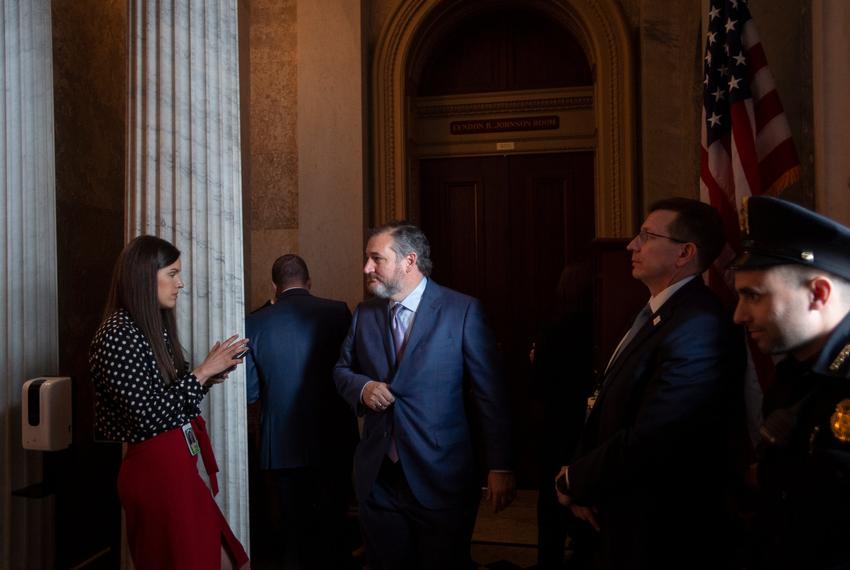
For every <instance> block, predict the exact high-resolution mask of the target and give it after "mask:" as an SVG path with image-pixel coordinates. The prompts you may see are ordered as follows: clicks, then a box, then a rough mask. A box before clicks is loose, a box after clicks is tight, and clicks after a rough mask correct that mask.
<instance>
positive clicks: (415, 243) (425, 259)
mask: <svg viewBox="0 0 850 570" xmlns="http://www.w3.org/2000/svg"><path fill="white" fill-rule="evenodd" d="M379 234H390V235H391V236H392V238H393V245H392V250H393V251H394V252H395V254H396V256H398V257H404V256H405V255H407V254H409V253H415V254H416V267H418V268H419V271H420V272H421V273H422V275H424V276H425V277H428V276H429V275H431V270H432V269H433V263H431V244H429V243H428V238H427V237H426V236H425V232H423V231H422V230H421V229H419V228H418V227H416V226H414V225H413V224H411V223H410V222H408V221H406V220H394V221H392V222H389V223H387V224H384V225H383V226H381V227H379V228H375V229H374V230H373V231H372V232H371V233H370V234H369V237H370V238H371V237H373V236H376V235H379Z"/></svg>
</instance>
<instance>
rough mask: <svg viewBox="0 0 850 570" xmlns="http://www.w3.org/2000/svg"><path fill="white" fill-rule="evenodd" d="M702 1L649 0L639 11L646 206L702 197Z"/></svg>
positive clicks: (643, 176) (644, 201)
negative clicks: (676, 198) (670, 199)
mask: <svg viewBox="0 0 850 570" xmlns="http://www.w3.org/2000/svg"><path fill="white" fill-rule="evenodd" d="M632 4H634V2H632ZM700 4H701V0H680V1H678V2H652V1H644V2H642V3H641V7H640V14H639V15H638V16H637V20H638V21H639V22H640V28H639V30H638V32H639V38H640V61H641V66H640V72H639V73H640V86H641V87H640V92H639V97H640V127H639V130H638V132H639V134H638V139H639V141H640V143H639V145H640V148H641V155H642V160H641V162H640V176H639V180H640V181H641V183H640V187H641V188H642V190H643V200H642V202H638V204H641V203H642V205H643V207H644V209H645V208H646V206H647V205H648V204H650V203H651V202H653V201H654V200H657V199H659V198H663V197H667V196H689V197H699V137H700V111H701V106H702V82H701V78H702V53H701V51H702V45H701V39H700V38H701V35H702V31H701V30H702V27H701V26H702V23H701V18H700V13H701V10H700ZM632 19H634V16H632Z"/></svg>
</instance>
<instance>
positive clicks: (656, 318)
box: [652, 315, 661, 327]
mask: <svg viewBox="0 0 850 570" xmlns="http://www.w3.org/2000/svg"><path fill="white" fill-rule="evenodd" d="M660 322H661V315H655V318H654V319H652V326H654V327H657V326H658V323H660Z"/></svg>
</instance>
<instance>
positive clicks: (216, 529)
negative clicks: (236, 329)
mask: <svg viewBox="0 0 850 570" xmlns="http://www.w3.org/2000/svg"><path fill="white" fill-rule="evenodd" d="M180 271H181V263H180V251H179V250H178V249H177V248H176V247H174V246H173V245H171V244H170V243H169V242H167V241H165V240H162V239H159V238H157V237H153V236H140V237H137V238H136V239H134V240H133V241H131V242H130V243H129V244H127V246H126V247H125V248H124V250H123V251H122V252H121V255H120V256H119V258H118V262H117V263H116V265H115V270H114V272H113V276H112V286H111V289H110V292H109V300H108V301H107V303H106V309H105V311H104V316H103V322H102V323H101V325H100V328H99V329H98V331H97V334H96V335H95V338H94V341H93V342H92V346H91V353H90V356H89V362H90V364H91V371H92V381H93V382H94V388H95V418H96V421H95V430H96V435H97V437H98V438H99V439H105V440H110V441H122V442H125V443H127V450H126V453H125V455H124V461H123V462H122V464H121V471H120V473H119V475H118V495H119V497H120V499H121V505H122V506H123V507H124V514H125V517H126V518H125V520H126V525H127V542H128V544H129V547H130V554H131V556H132V558H133V563H134V566H135V568H136V569H137V570H146V569H149V568H150V569H153V568H156V569H165V568H175V569H177V568H179V569H181V570H184V569H197V570H211V569H218V568H243V567H247V565H248V564H247V563H248V556H247V555H246V554H245V550H244V549H243V548H242V545H241V544H240V543H239V540H238V539H237V538H236V537H235V536H234V535H233V532H232V531H231V530H230V527H229V526H228V524H227V521H226V520H225V519H224V516H223V515H222V513H221V511H220V510H219V508H218V505H216V503H215V501H214V500H213V495H214V494H215V493H217V492H218V485H217V482H216V472H217V471H218V467H217V465H216V463H215V457H213V453H212V447H211V445H210V441H209V437H208V436H207V432H206V426H205V424H204V420H203V418H202V417H201V415H200V413H201V411H200V408H199V407H198V406H199V404H200V402H201V400H202V399H203V397H204V395H205V394H206V393H207V392H208V391H209V389H210V387H211V386H212V385H213V384H217V383H220V382H222V381H223V380H224V379H225V378H226V376H227V373H228V371H229V370H230V369H231V368H232V367H234V366H236V365H237V364H239V363H240V362H242V360H241V359H240V358H237V356H239V355H240V353H241V352H242V351H244V350H245V347H246V344H247V340H245V339H242V340H239V339H238V338H237V336H232V337H230V338H229V339H227V340H225V341H223V342H216V343H215V344H214V345H213V347H212V349H211V350H210V352H209V354H208V355H207V357H206V358H205V359H204V361H203V362H202V363H201V364H200V365H199V366H197V367H196V368H194V369H191V368H190V366H189V364H188V363H187V362H186V360H185V358H184V355H183V347H182V346H181V345H180V340H179V336H178V334H177V324H176V319H175V313H174V308H175V306H176V304H177V296H178V294H179V292H180V289H182V288H183V281H182V279H181V277H180ZM198 455H200V456H201V459H202V461H203V464H204V467H205V469H206V472H207V474H208V476H209V483H210V488H211V489H212V492H210V488H208V487H207V485H206V483H204V481H203V480H202V479H201V477H200V474H199V473H198V467H197V462H198Z"/></svg>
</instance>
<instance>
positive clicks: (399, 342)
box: [390, 303, 407, 362]
mask: <svg viewBox="0 0 850 570" xmlns="http://www.w3.org/2000/svg"><path fill="white" fill-rule="evenodd" d="M405 311H407V307H405V306H404V305H402V304H401V303H396V304H395V305H393V308H392V309H390V329H391V330H392V333H393V344H394V345H395V358H396V362H398V361H399V360H401V355H402V353H403V352H404V340H405V336H406V334H407V321H406V320H405V318H404V312H405Z"/></svg>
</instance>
